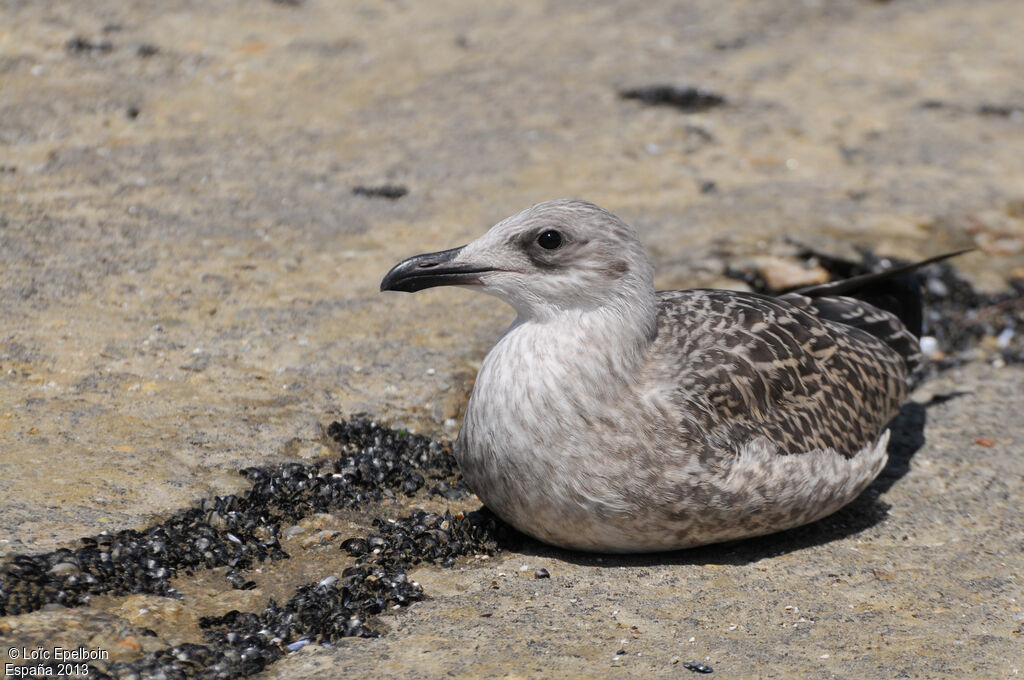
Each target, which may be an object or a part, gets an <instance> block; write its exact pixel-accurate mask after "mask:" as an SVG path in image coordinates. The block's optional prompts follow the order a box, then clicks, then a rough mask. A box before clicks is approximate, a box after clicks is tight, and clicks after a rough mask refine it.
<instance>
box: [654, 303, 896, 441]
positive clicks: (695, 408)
mask: <svg viewBox="0 0 1024 680" xmlns="http://www.w3.org/2000/svg"><path fill="white" fill-rule="evenodd" d="M659 296H660V300H659V301H660V311H659V317H658V322H659V328H658V331H659V332H658V339H657V341H656V342H657V343H659V344H661V347H656V348H655V355H656V356H661V357H673V359H672V361H678V362H679V363H678V365H676V366H668V365H665V366H661V367H660V369H658V370H660V371H662V372H663V374H662V375H663V376H664V377H665V378H668V377H669V376H672V378H674V379H675V381H676V384H677V385H678V387H677V388H676V390H675V393H674V394H673V397H672V398H673V401H674V402H675V403H676V405H677V406H678V407H679V409H680V410H681V411H682V412H684V413H686V414H687V416H686V418H687V419H688V422H686V423H684V426H683V429H684V433H683V435H684V436H686V437H690V438H693V437H694V436H697V435H698V433H699V436H701V437H704V438H706V439H705V441H706V443H707V444H708V445H709V447H710V448H711V449H712V450H718V451H729V450H733V451H735V450H736V449H738V447H740V446H742V445H743V444H745V443H747V442H749V441H751V440H752V439H754V438H756V437H760V436H764V437H767V438H768V439H770V440H771V441H773V442H774V443H776V444H777V445H778V447H779V450H780V452H781V453H785V454H798V453H805V452H808V451H812V450H816V449H826V448H829V449H833V450H835V451H837V452H838V453H839V454H841V455H843V456H846V457H852V456H854V455H855V454H856V453H857V452H858V451H860V450H861V449H863V448H864V447H865V446H866V445H867V444H869V443H871V442H873V441H874V440H875V438H877V436H878V435H879V433H880V432H881V430H882V428H883V427H884V426H885V424H886V423H887V422H888V421H889V420H890V419H891V418H892V417H893V416H894V415H895V414H896V412H897V411H898V409H899V405H900V402H901V401H902V400H903V399H904V397H905V396H906V392H907V385H906V378H907V365H906V362H905V361H904V360H903V358H902V357H901V356H900V355H899V354H898V353H897V352H896V351H894V350H893V349H891V348H890V347H889V346H887V345H886V344H885V343H884V342H882V341H881V340H879V339H878V338H876V337H874V336H873V335H871V334H870V333H868V332H865V331H864V330H861V329H859V328H856V327H854V326H846V325H843V324H841V323H839V322H837V321H832V320H829V319H827V318H819V317H817V316H815V315H814V314H812V313H810V312H809V309H802V308H801V307H800V306H797V305H794V304H792V303H791V302H789V301H787V300H785V299H780V298H771V297H767V296H763V295H757V294H754V293H738V292H731V291H717V290H691V291H672V292H663V293H659ZM670 345H674V346H673V347H670ZM666 361H668V359H666ZM666 373H667V374H668V375H666Z"/></svg>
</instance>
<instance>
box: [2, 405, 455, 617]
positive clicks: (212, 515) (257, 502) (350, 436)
mask: <svg viewBox="0 0 1024 680" xmlns="http://www.w3.org/2000/svg"><path fill="white" fill-rule="evenodd" d="M327 432H328V435H329V437H330V438H331V439H332V440H333V441H334V442H335V443H336V445H337V446H338V447H339V452H340V454H341V455H340V456H339V457H337V458H333V459H328V460H325V461H321V462H318V463H309V464H306V463H285V464H281V465H276V466H268V467H251V468H247V469H245V470H243V471H242V474H244V475H245V476H246V477H247V478H248V479H249V480H250V482H251V483H252V487H251V488H250V489H249V490H248V491H247V492H245V493H244V494H241V495H229V496H217V497H215V498H212V499H207V500H205V501H203V502H202V503H201V504H200V505H198V506H197V507H193V508H189V509H188V510H184V511H182V512H179V513H177V514H175V515H173V516H172V517H170V518H169V519H167V520H165V521H164V522H161V523H160V524H157V525H155V526H152V527H150V528H148V529H144V530H141V531H137V530H133V529H129V530H124V531H120V532H117V533H114V534H108V533H101V534H99V535H98V536H93V537H89V538H83V539H81V546H80V547H78V548H75V549H69V548H61V549H59V550H55V551H53V552H50V553H44V554H40V555H15V556H14V557H13V558H11V559H10V560H9V561H8V562H6V563H3V564H0V616H4V615H13V614H23V613H26V612H31V611H35V610H37V609H39V608H40V607H42V606H44V605H46V604H51V603H57V604H61V605H64V606H67V607H73V606H77V605H82V604H86V603H88V602H89V601H90V599H91V597H92V596H93V595H96V594H99V593H111V594H114V595H125V594H129V593H150V594H155V595H163V596H169V597H176V596H178V593H177V592H176V591H175V590H174V588H172V587H171V584H170V582H171V580H172V579H174V578H175V577H176V576H177V575H178V574H179V573H191V572H193V571H196V570H199V569H210V568H214V567H222V566H228V567H230V568H231V570H230V571H229V572H228V577H227V578H228V581H229V583H231V585H232V586H233V587H236V588H243V589H244V588H246V587H249V586H248V581H247V580H246V579H245V578H244V577H242V576H241V575H240V574H238V570H244V569H248V568H250V567H252V566H253V564H254V563H255V562H257V561H259V562H262V561H264V560H266V559H268V558H269V559H280V558H284V557H287V555H286V553H285V552H284V550H282V548H281V545H280V541H279V537H280V533H281V527H282V524H284V523H294V522H295V521H296V520H299V519H301V518H303V517H307V516H309V515H311V514H314V513H321V512H330V511H333V510H339V509H345V508H360V507H363V506H365V505H366V504H368V503H371V502H379V501H382V500H387V499H394V498H395V497H396V494H398V493H401V494H404V495H406V496H413V495H415V494H416V493H417V492H419V491H421V490H422V489H423V488H424V487H428V485H429V487H428V489H427V493H428V494H429V495H438V494H439V495H443V496H445V497H447V498H462V497H465V496H466V495H467V493H468V492H467V491H466V489H465V487H464V486H463V484H462V482H461V479H460V478H459V475H458V468H457V465H456V463H455V460H454V458H453V457H452V455H451V450H450V447H449V446H448V445H447V444H445V443H441V442H435V441H432V440H430V439H428V438H427V437H423V436H420V435H412V434H408V433H404V432H398V431H395V430H391V429H388V428H385V427H382V426H380V425H377V424H376V423H373V422H370V421H368V420H365V419H353V420H351V421H348V422H345V423H334V424H332V425H331V426H330V427H329V428H328V431H327Z"/></svg>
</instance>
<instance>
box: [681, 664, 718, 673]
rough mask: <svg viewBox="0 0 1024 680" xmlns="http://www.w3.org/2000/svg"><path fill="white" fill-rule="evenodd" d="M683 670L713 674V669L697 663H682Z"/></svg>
mask: <svg viewBox="0 0 1024 680" xmlns="http://www.w3.org/2000/svg"><path fill="white" fill-rule="evenodd" d="M683 668H685V669H686V670H688V671H691V672H693V673H714V672H715V669H714V668H712V667H711V666H708V665H707V664H703V663H700V662H697V661H684V662H683Z"/></svg>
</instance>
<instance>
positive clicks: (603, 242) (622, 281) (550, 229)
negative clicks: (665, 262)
mask: <svg viewBox="0 0 1024 680" xmlns="http://www.w3.org/2000/svg"><path fill="white" fill-rule="evenodd" d="M434 286H471V287H474V288H476V289H478V290H480V291H481V292H484V293H488V294H491V295H494V296H496V297H498V298H500V299H502V300H504V301H505V302H507V303H508V304H510V305H512V307H514V308H515V309H516V311H517V312H518V313H519V317H520V319H521V320H526V319H544V318H546V317H549V316H551V315H554V314H559V313H563V312H566V311H574V310H575V311H592V310H599V309H603V308H608V307H616V308H617V307H622V306H631V305H637V304H638V303H653V299H654V267H653V266H652V265H651V260H650V257H649V256H648V255H647V251H646V250H645V249H644V247H643V245H642V244H641V243H640V240H639V239H638V238H637V235H636V233H635V232H634V231H633V229H631V228H630V227H629V226H628V225H627V224H625V223H624V222H623V221H622V220H620V219H619V218H618V217H616V216H615V215H613V214H611V213H610V212H608V211H606V210H603V209H601V208H599V207H598V206H596V205H594V204H593V203H587V202H586V201H579V200H573V199H560V200H556V201H548V202H546V203H538V204H537V205H534V206H532V207H530V208H527V209H526V210H523V211H522V212H519V213H516V214H515V215H513V216H511V217H509V218H507V219H504V220H502V221H501V222H499V223H498V224H496V225H494V226H493V227H491V229H490V230H489V231H488V232H487V233H486V234H484V235H483V236H481V237H480V238H478V239H476V240H475V241H472V242H471V243H469V244H467V245H465V246H462V247H460V248H452V249H451V250H444V251H441V252H437V253H425V254H423V255H415V256H413V257H410V258H409V259H407V260H403V261H402V262H399V263H398V264H397V265H395V266H394V267H393V268H392V269H391V271H389V272H388V273H387V275H386V276H385V277H384V280H383V281H381V284H380V289H381V290H400V291H406V292H410V293H412V292H415V291H418V290H423V289H424V288H432V287H434ZM644 306H646V305H644Z"/></svg>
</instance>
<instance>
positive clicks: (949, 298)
mask: <svg viewBox="0 0 1024 680" xmlns="http://www.w3.org/2000/svg"><path fill="white" fill-rule="evenodd" d="M860 252H861V260H860V261H859V262H850V261H848V260H845V259H840V258H835V257H831V256H829V255H827V254H823V253H820V252H817V251H814V250H812V249H809V248H804V249H802V250H801V251H800V252H799V253H798V256H799V257H800V258H802V259H804V260H813V261H814V263H816V264H820V265H821V266H822V267H824V268H825V269H826V270H827V271H828V272H829V273H830V274H831V275H832V277H833V279H843V278H848V277H851V276H857V275H859V274H866V273H869V272H876V271H880V270H883V269H889V268H892V267H895V266H899V265H902V264H907V262H906V261H904V260H898V259H890V258H884V257H880V256H878V255H876V254H875V253H874V252H873V251H871V250H870V249H862V250H861V251H860ZM954 262H955V259H954V260H952V261H950V262H940V263H937V264H933V265H929V266H927V267H923V268H922V269H920V270H918V271H917V272H916V276H917V281H918V283H919V284H920V286H921V295H922V298H923V305H924V335H925V336H931V337H932V338H934V339H935V342H936V345H937V351H936V352H933V353H931V356H930V358H931V361H930V363H929V367H928V369H927V370H929V371H930V372H932V373H935V372H938V371H943V370H946V369H949V368H954V367H956V366H961V365H963V364H965V363H967V362H969V361H974V360H977V359H978V358H979V357H980V356H981V355H984V356H985V358H989V359H991V360H998V361H1002V362H1003V363H1004V364H1021V363H1024V279H1020V278H1015V279H1012V280H1011V281H1010V282H1009V285H1008V287H1007V289H1006V290H1004V291H1000V292H998V293H994V294H989V293H981V292H979V291H977V290H975V289H974V287H973V286H972V285H971V284H970V282H969V281H967V280H966V279H964V278H963V277H961V276H960V275H959V274H957V271H956V267H955V266H954V264H953V263H954ZM726 275H727V276H731V277H733V278H737V279H740V280H742V281H744V282H746V283H747V285H749V286H750V287H751V289H753V290H754V291H755V292H759V293H765V294H770V295H773V294H777V293H780V292H784V291H776V290H772V289H771V288H770V287H769V286H768V285H767V284H766V283H765V281H764V278H763V277H762V276H761V275H760V274H758V273H757V272H747V271H738V270H734V269H727V270H726ZM979 350H981V355H979Z"/></svg>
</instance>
